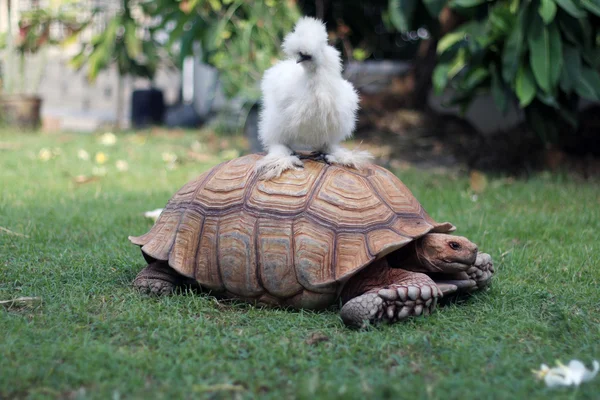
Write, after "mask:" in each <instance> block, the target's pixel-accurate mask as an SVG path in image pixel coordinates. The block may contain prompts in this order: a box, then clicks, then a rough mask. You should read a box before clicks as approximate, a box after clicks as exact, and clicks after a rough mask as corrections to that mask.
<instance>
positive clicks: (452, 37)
mask: <svg viewBox="0 0 600 400" xmlns="http://www.w3.org/2000/svg"><path fill="white" fill-rule="evenodd" d="M463 40H465V32H464V31H463V30H462V29H461V30H459V31H457V32H450V33H448V34H446V35H444V36H443V37H442V38H441V39H440V40H439V42H438V45H437V53H438V54H442V53H444V52H445V51H446V50H448V49H449V48H451V47H452V46H454V45H455V44H456V43H458V42H460V41H463Z"/></svg>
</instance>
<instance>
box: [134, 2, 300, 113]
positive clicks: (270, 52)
mask: <svg viewBox="0 0 600 400" xmlns="http://www.w3.org/2000/svg"><path fill="white" fill-rule="evenodd" d="M141 6H142V8H143V9H144V11H145V12H146V13H147V14H148V15H149V16H151V17H153V18H154V19H156V20H158V21H159V22H158V24H157V25H156V26H155V29H154V30H153V32H154V33H155V34H157V35H160V34H162V32H167V33H168V40H167V43H166V44H167V47H168V48H172V47H175V48H176V55H175V57H176V59H177V61H178V63H180V64H181V63H182V62H183V60H184V59H185V58H186V57H188V56H191V55H198V56H200V58H201V60H202V61H203V62H206V63H207V64H210V65H212V66H214V67H215V68H217V70H218V71H219V73H220V79H221V82H222V85H223V89H224V91H225V94H226V95H228V96H230V97H231V96H239V97H241V98H242V99H245V100H248V101H251V102H253V101H255V100H257V99H258V98H259V97H260V91H259V85H258V82H259V81H260V79H261V77H262V73H263V71H264V70H265V69H267V68H268V67H270V66H271V65H272V64H273V62H274V61H275V60H276V59H277V58H278V56H279V52H280V45H281V40H282V38H283V36H284V35H285V34H286V33H287V32H288V31H289V30H290V29H291V28H292V26H293V24H294V23H295V21H296V20H297V19H298V18H299V16H300V15H299V12H298V10H297V7H296V5H295V2H294V1H291V0H285V1H275V0H265V1H256V2H255V1H252V0H182V1H178V0H155V1H145V2H143V3H141ZM195 49H197V50H195Z"/></svg>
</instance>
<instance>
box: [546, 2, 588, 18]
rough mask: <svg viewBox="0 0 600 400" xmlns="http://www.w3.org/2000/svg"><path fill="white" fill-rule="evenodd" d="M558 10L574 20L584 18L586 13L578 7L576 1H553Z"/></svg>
mask: <svg viewBox="0 0 600 400" xmlns="http://www.w3.org/2000/svg"><path fill="white" fill-rule="evenodd" d="M554 1H556V3H557V4H558V6H559V7H560V8H562V9H563V10H565V11H566V12H567V13H569V14H570V15H572V16H573V17H575V18H585V17H586V13H585V11H583V10H582V9H581V7H579V4H578V3H577V2H576V1H577V0H554Z"/></svg>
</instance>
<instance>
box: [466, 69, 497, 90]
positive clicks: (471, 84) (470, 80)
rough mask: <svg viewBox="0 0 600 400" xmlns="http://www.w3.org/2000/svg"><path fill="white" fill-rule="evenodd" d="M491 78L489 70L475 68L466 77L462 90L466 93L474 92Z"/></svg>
mask: <svg viewBox="0 0 600 400" xmlns="http://www.w3.org/2000/svg"><path fill="white" fill-rule="evenodd" d="M489 76H490V72H489V70H488V69H487V68H485V67H475V68H473V69H471V70H470V71H469V72H468V73H467V74H466V75H465V77H464V79H463V81H462V83H461V85H460V88H461V90H464V91H466V92H470V91H473V90H474V89H476V88H477V87H478V86H479V85H480V84H481V83H482V82H483V81H484V80H485V79H486V78H488V77H489Z"/></svg>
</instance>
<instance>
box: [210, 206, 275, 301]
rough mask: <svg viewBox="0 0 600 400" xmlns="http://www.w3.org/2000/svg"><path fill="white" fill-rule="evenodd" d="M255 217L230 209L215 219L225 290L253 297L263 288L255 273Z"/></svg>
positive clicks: (260, 292) (220, 267)
mask: <svg viewBox="0 0 600 400" xmlns="http://www.w3.org/2000/svg"><path fill="white" fill-rule="evenodd" d="M256 221H257V219H256V218H255V217H253V216H251V215H249V214H247V213H245V212H241V213H237V212H236V213H231V214H228V215H226V216H224V217H222V218H221V220H220V222H219V242H218V243H219V244H218V247H219V250H218V256H217V257H218V263H219V269H220V271H221V277H222V279H223V285H224V286H225V288H226V289H227V291H228V292H231V293H234V294H236V295H240V296H249V297H256V296H259V295H261V294H262V293H263V292H264V289H263V287H262V285H261V283H260V282H259V280H258V275H257V273H256V270H257V268H256V250H255V242H254V241H255V237H256V232H255V230H256Z"/></svg>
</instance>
